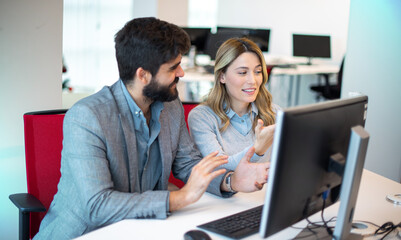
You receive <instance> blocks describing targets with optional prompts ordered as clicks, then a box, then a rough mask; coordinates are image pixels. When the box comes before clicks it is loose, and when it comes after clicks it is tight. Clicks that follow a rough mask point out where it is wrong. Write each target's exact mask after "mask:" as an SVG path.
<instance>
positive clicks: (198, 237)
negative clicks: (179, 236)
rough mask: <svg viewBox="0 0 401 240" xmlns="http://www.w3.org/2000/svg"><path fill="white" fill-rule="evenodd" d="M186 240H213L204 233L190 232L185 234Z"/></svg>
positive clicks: (198, 231) (199, 231)
mask: <svg viewBox="0 0 401 240" xmlns="http://www.w3.org/2000/svg"><path fill="white" fill-rule="evenodd" d="M184 240H212V239H211V238H210V236H209V235H208V234H207V233H205V232H204V231H201V230H190V231H188V232H186V233H185V234H184Z"/></svg>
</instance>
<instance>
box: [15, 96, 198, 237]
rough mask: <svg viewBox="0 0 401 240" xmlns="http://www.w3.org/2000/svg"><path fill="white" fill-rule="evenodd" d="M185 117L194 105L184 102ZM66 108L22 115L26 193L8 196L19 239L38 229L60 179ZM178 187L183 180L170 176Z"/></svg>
mask: <svg viewBox="0 0 401 240" xmlns="http://www.w3.org/2000/svg"><path fill="white" fill-rule="evenodd" d="M184 105H185V106H186V107H184V110H185V120H187V117H188V113H189V111H190V110H191V109H192V108H194V107H195V106H196V105H197V104H195V103H188V104H184ZM66 111H67V109H61V110H49V111H39V112H29V113H26V114H24V132H25V161H26V176H27V187H28V193H19V194H13V195H10V196H9V198H10V200H11V201H12V202H13V203H14V204H15V205H16V207H17V208H18V209H19V239H20V240H26V239H31V238H33V237H34V236H35V234H36V233H37V232H38V231H39V226H40V222H41V221H42V219H43V217H44V216H45V214H46V211H47V209H48V208H49V206H50V203H51V202H52V201H53V196H54V195H55V194H56V192H57V184H58V182H59V180H60V176H61V173H60V163H61V150H62V140H63V120H64V115H65V113H66ZM169 181H170V182H171V183H173V184H175V185H176V186H177V187H179V188H181V187H182V186H184V183H183V182H182V181H181V180H178V179H176V178H174V177H173V176H172V175H171V176H170V179H169Z"/></svg>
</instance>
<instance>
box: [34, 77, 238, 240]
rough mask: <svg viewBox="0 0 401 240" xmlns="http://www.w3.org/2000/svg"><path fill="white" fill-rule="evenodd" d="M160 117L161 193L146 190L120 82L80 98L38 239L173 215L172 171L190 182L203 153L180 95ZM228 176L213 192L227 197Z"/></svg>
mask: <svg viewBox="0 0 401 240" xmlns="http://www.w3.org/2000/svg"><path fill="white" fill-rule="evenodd" d="M160 122H161V130H160V135H159V137H158V140H159V146H160V152H161V155H162V156H161V164H162V165H163V166H162V175H161V178H160V181H159V183H158V185H157V187H156V189H155V190H154V191H146V192H142V191H141V188H140V184H139V181H138V161H137V158H136V136H135V129H134V122H133V119H132V115H131V112H130V110H129V107H128V103H127V101H126V99H125V96H124V94H123V92H122V88H121V85H120V83H119V82H117V83H115V84H114V85H112V86H111V87H104V88H103V89H102V90H101V91H99V92H98V93H96V94H94V95H92V96H89V97H87V98H85V99H82V100H81V101H79V102H78V103H76V104H75V105H74V106H73V107H72V108H71V109H70V110H69V111H68V112H67V114H66V116H65V118H64V126H63V132H64V140H63V150H62V158H61V179H60V182H59V184H58V192H57V194H56V195H55V196H54V199H53V202H52V203H51V206H50V208H49V211H48V212H47V214H46V216H45V218H44V219H43V220H42V223H41V226H40V230H39V233H38V234H37V235H36V236H35V238H34V239H71V238H75V237H78V236H80V235H82V234H84V233H87V232H90V231H92V230H94V229H97V228H100V227H103V226H106V225H109V224H111V223H114V222H117V221H119V220H122V219H132V218H160V219H164V218H166V217H167V215H168V197H169V192H168V191H167V185H168V178H169V175H170V171H171V170H172V171H173V173H174V175H175V177H177V178H178V179H181V180H183V181H184V182H186V181H187V179H188V178H189V175H190V173H191V169H192V167H193V166H194V165H195V164H196V163H198V162H199V161H200V159H201V155H200V153H199V151H198V150H197V149H196V148H195V146H194V144H193V142H192V140H191V139H190V137H189V134H188V130H187V128H186V123H185V120H184V111H183V107H182V104H181V102H180V101H179V100H175V101H172V102H166V103H164V109H163V110H162V112H161V115H160ZM221 181H222V176H219V177H218V178H216V179H214V180H213V181H212V183H211V184H210V185H209V188H208V191H209V192H211V193H213V194H216V195H219V196H223V194H222V193H221V191H220V183H221ZM227 196H230V194H224V197H227ZM134 226H135V225H133V227H134Z"/></svg>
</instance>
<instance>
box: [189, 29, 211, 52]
mask: <svg viewBox="0 0 401 240" xmlns="http://www.w3.org/2000/svg"><path fill="white" fill-rule="evenodd" d="M182 29H183V30H184V31H185V32H187V34H188V35H189V38H190V39H191V45H192V46H195V47H196V51H197V52H200V53H202V52H203V51H204V50H205V47H206V41H207V38H208V35H209V33H210V31H211V28H194V27H182Z"/></svg>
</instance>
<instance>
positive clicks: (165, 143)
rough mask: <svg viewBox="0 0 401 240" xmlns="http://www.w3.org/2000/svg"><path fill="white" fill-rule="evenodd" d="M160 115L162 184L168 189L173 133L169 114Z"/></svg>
mask: <svg viewBox="0 0 401 240" xmlns="http://www.w3.org/2000/svg"><path fill="white" fill-rule="evenodd" d="M163 112H164V111H162V112H161V113H160V125H161V126H160V134H159V147H160V154H161V160H162V176H161V181H162V182H161V184H162V186H164V187H166V188H167V185H168V179H169V177H170V172H171V165H172V158H173V156H172V154H171V152H172V150H173V149H172V146H171V139H170V137H171V133H170V123H169V118H168V117H167V114H165V113H163Z"/></svg>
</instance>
